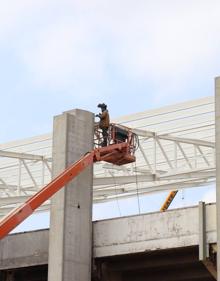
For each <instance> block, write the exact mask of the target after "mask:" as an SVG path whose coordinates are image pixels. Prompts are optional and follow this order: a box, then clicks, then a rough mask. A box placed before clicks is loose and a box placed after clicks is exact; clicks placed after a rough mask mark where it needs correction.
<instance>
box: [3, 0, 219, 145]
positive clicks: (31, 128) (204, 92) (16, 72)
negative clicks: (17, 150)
mask: <svg viewBox="0 0 220 281" xmlns="http://www.w3.org/2000/svg"><path fill="white" fill-rule="evenodd" d="M219 14H220V1H219V0H205V1H204V0H184V1H183V0H182V1H180V0H166V1H164V0H151V1H147V0H143V1H142V0H139V1H134V0H120V1H116V0H111V1H110V0H105V1H103V0H94V1H91V0H62V1H60V0H58V1H56V0H53V1H52V0H36V1H35V0H32V1H30V0H20V1H17V0H7V1H3V0H0V40H1V44H0V61H1V63H0V91H1V110H0V120H2V122H1V124H0V127H1V134H0V142H1V143H3V142H6V141H9V140H15V139H20V138H25V137H29V136H33V135H38V134H42V133H46V132H49V131H51V129H52V117H53V116H54V115H56V114H59V113H61V112H62V111H64V110H68V109H71V108H76V107H77V108H83V109H88V110H90V111H96V110H97V108H96V105H97V103H99V102H106V103H107V104H108V106H109V110H110V113H111V116H113V117H118V116H120V115H124V114H130V113H134V112H139V111H143V110H146V109H149V108H156V107H160V106H164V105H167V104H172V103H176V102H178V101H183V100H184V101H185V100H189V99H194V98H199V97H203V96H208V95H213V90H214V81H213V79H214V77H215V76H218V75H219V73H220V59H219V49H220V36H219V34H220V20H219Z"/></svg>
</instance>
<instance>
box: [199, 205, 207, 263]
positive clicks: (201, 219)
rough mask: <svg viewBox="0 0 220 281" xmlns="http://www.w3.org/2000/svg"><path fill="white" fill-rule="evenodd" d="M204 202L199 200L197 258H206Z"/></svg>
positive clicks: (202, 259) (201, 259)
mask: <svg viewBox="0 0 220 281" xmlns="http://www.w3.org/2000/svg"><path fill="white" fill-rule="evenodd" d="M207 252H208V251H207V245H206V210H205V202H199V260H200V261H204V260H206V258H207V254H208V253H207Z"/></svg>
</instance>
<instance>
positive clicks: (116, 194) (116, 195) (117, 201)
mask: <svg viewBox="0 0 220 281" xmlns="http://www.w3.org/2000/svg"><path fill="white" fill-rule="evenodd" d="M109 173H110V175H111V176H112V177H113V180H114V186H115V197H116V205H117V207H118V212H119V216H120V217H121V216H122V215H121V209H120V205H119V200H118V193H117V184H116V180H115V175H114V173H112V172H109Z"/></svg>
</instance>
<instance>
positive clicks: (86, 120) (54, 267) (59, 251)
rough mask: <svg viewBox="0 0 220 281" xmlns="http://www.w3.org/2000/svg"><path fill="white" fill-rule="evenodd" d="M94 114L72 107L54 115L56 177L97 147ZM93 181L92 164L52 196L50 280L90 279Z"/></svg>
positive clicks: (54, 172) (54, 174) (79, 280)
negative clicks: (70, 109)
mask: <svg viewBox="0 0 220 281" xmlns="http://www.w3.org/2000/svg"><path fill="white" fill-rule="evenodd" d="M93 136H94V116H93V114H92V113H90V112H87V111H83V110H79V109H76V110H72V111H69V112H65V113H63V114H62V115H59V116H56V117H55V118H54V131H53V177H55V176H56V175H58V174H59V173H60V172H62V171H63V170H64V169H65V168H66V167H67V166H68V165H70V164H71V163H73V162H75V161H77V160H78V159H79V158H80V157H81V156H83V155H84V154H85V153H86V152H88V151H91V150H92V148H93ZM92 183H93V168H92V166H91V167H88V168H87V169H86V170H85V171H84V172H82V173H81V174H80V175H79V176H78V177H77V178H76V179H74V180H73V181H72V182H71V183H69V184H68V185H67V186H66V187H65V188H63V189H62V190H60V191H59V192H58V193H57V194H55V195H54V196H53V198H52V206H51V219H50V234H49V239H50V240H49V270H48V280H49V281H70V280H71V281H90V280H91V260H92Z"/></svg>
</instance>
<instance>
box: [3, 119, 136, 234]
mask: <svg viewBox="0 0 220 281" xmlns="http://www.w3.org/2000/svg"><path fill="white" fill-rule="evenodd" d="M109 132H110V133H109V140H108V146H105V147H99V143H100V140H101V136H100V132H99V130H98V128H96V130H95V136H96V140H97V141H98V143H96V146H97V148H95V149H94V150H92V151H91V152H88V153H87V154H85V155H84V156H82V157H81V158H80V159H79V160H78V161H77V162H75V163H73V164H72V165H71V166H70V167H68V168H66V169H65V170H64V171H63V172H62V173H61V174H60V175H59V176H57V177H56V178H54V179H53V180H52V181H51V182H50V183H48V184H47V185H46V186H45V187H43V188H42V189H41V190H40V191H39V192H37V193H36V194H35V195H34V196H32V197H31V198H30V199H29V200H27V201H26V202H25V203H24V204H23V205H21V206H20V207H18V208H16V209H15V210H13V211H12V212H11V213H9V214H8V215H7V216H6V217H5V218H3V220H2V221H1V222H0V239H2V238H4V237H5V236H6V235H7V234H8V233H9V232H10V231H11V230H13V229H14V228H15V227H16V226H18V225H19V224H20V223H21V222H22V221H24V220H25V219H26V218H27V217H28V216H30V215H31V214H32V213H33V212H34V210H36V209H37V208H38V207H39V206H41V205H42V204H43V203H44V202H45V201H46V200H48V199H49V198H50V197H51V196H52V195H54V194H55V193H56V192H57V191H59V190H60V189H61V188H62V187H63V186H65V185H66V184H67V183H68V182H70V181H71V180H72V179H74V178H75V177H77V176H78V175H79V174H80V173H81V172H83V171H84V170H85V169H86V167H88V166H89V165H91V164H93V163H95V162H98V161H106V162H109V163H112V164H115V165H124V164H128V163H132V162H134V161H135V160H136V159H135V156H134V153H135V150H136V141H137V138H136V135H135V134H134V133H132V132H131V130H129V129H128V128H126V127H122V126H119V125H113V124H111V126H110V130H109Z"/></svg>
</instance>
